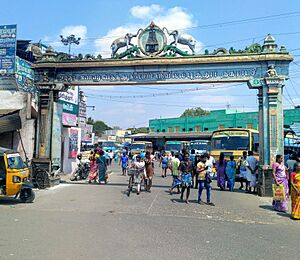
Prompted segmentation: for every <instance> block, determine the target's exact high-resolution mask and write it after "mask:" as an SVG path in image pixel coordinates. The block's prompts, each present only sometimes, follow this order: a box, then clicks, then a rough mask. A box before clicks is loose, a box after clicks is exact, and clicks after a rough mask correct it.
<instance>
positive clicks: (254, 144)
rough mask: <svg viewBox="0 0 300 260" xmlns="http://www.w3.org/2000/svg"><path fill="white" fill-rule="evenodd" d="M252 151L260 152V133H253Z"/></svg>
mask: <svg viewBox="0 0 300 260" xmlns="http://www.w3.org/2000/svg"><path fill="white" fill-rule="evenodd" d="M252 151H253V152H257V153H258V152H259V136H258V133H252Z"/></svg>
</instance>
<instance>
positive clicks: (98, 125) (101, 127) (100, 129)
mask: <svg viewBox="0 0 300 260" xmlns="http://www.w3.org/2000/svg"><path fill="white" fill-rule="evenodd" d="M87 124H90V125H93V129H94V132H95V133H96V135H98V136H99V135H101V134H103V133H104V131H105V130H111V129H112V128H111V127H109V126H108V125H107V124H105V123H104V122H103V121H101V120H99V121H98V120H97V121H95V120H94V119H92V118H91V117H89V118H88V119H87Z"/></svg>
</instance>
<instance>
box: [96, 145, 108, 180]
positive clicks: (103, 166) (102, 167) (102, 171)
mask: <svg viewBox="0 0 300 260" xmlns="http://www.w3.org/2000/svg"><path fill="white" fill-rule="evenodd" d="M96 163H97V164H98V169H99V183H100V184H101V183H102V184H103V183H105V184H106V183H107V174H106V170H107V161H106V157H105V156H104V152H103V150H101V151H100V156H99V157H98V158H97V160H96Z"/></svg>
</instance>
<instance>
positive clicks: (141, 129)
mask: <svg viewBox="0 0 300 260" xmlns="http://www.w3.org/2000/svg"><path fill="white" fill-rule="evenodd" d="M127 130H130V131H131V133H132V134H141V133H145V134H148V132H149V128H148V127H139V128H133V127H132V128H128V129H127Z"/></svg>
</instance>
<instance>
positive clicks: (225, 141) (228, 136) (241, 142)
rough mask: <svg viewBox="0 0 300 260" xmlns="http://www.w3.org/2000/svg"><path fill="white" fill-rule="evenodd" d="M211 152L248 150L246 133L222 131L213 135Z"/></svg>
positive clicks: (247, 135) (248, 141) (247, 134)
mask: <svg viewBox="0 0 300 260" xmlns="http://www.w3.org/2000/svg"><path fill="white" fill-rule="evenodd" d="M211 141H212V142H211V147H212V150H249V148H250V147H249V145H250V138H249V133H248V132H247V131H222V132H216V133H214V134H213V136H212V139H211Z"/></svg>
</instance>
